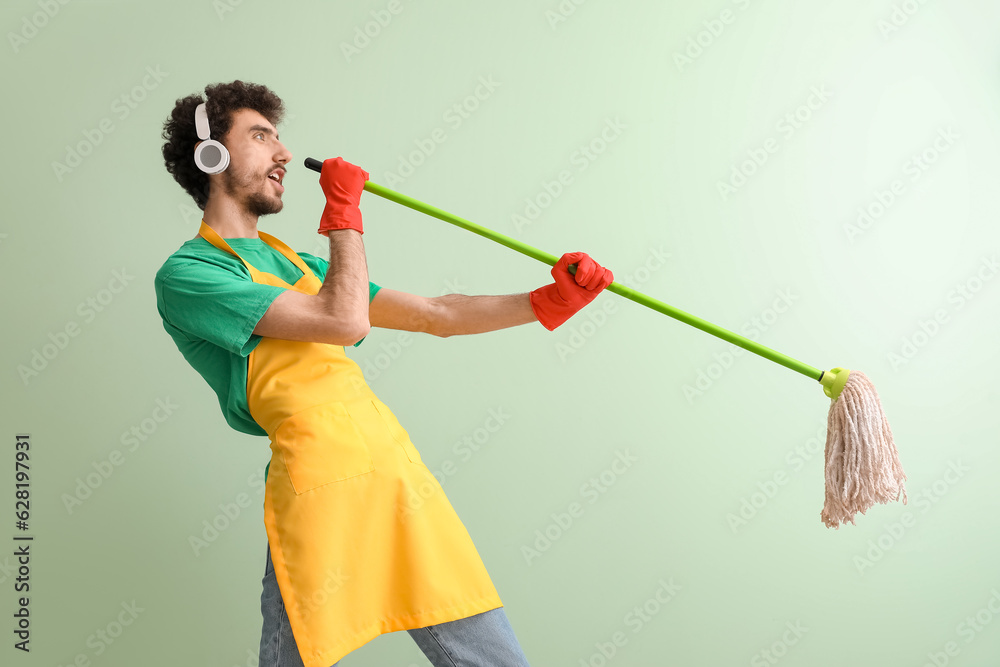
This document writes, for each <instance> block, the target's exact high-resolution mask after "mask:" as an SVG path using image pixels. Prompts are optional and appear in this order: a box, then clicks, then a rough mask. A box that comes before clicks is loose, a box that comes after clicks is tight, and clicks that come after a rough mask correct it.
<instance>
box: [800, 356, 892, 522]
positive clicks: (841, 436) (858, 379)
mask: <svg viewBox="0 0 1000 667" xmlns="http://www.w3.org/2000/svg"><path fill="white" fill-rule="evenodd" d="M905 479H906V474H905V473H904V472H903V467H902V465H900V463H899V453H898V452H897V451H896V443H895V442H894V441H893V437H892V429H891V428H890V427H889V420H888V419H886V416H885V412H884V411H883V410H882V403H881V401H880V400H879V397H878V392H877V391H875V386H874V385H873V384H872V383H871V381H870V380H869V379H868V378H867V377H866V376H865V374H864V373H861V372H860V371H856V370H852V371H851V372H850V375H848V377H847V383H846V384H845V385H844V389H843V391H842V392H841V394H840V396H839V397H838V398H837V399H836V400H834V401H833V402H832V404H831V406H830V415H829V417H828V419H827V434H826V503H825V505H824V506H823V511H822V513H821V514H820V516H821V518H822V519H823V522H824V523H825V524H826V525H827V526H828V527H831V528H839V527H840V524H841V523H847V522H848V521H850V522H851V523H852V524H853V523H854V515H855V514H856V513H858V512H860V513H861V514H864V513H865V510H867V509H868V508H870V507H872V506H873V505H874V504H875V503H883V504H884V503H888V502H890V501H893V500H898V499H899V496H900V494H902V496H903V503H904V504H905V503H906V487H905V486H904V485H903V481H904V480H905Z"/></svg>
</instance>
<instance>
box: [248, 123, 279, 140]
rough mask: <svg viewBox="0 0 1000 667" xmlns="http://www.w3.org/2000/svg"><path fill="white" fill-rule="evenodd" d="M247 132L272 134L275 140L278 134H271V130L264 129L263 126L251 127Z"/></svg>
mask: <svg viewBox="0 0 1000 667" xmlns="http://www.w3.org/2000/svg"><path fill="white" fill-rule="evenodd" d="M249 131H250V132H263V133H264V134H273V135H274V138H275V139H277V138H278V133H277V132H272V131H271V128H269V127H264V126H263V125H253V126H251V127H250V130H249Z"/></svg>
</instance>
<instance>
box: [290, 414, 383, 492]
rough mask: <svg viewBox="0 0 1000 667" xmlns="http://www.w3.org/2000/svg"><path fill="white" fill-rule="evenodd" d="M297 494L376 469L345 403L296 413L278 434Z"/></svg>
mask: <svg viewBox="0 0 1000 667" xmlns="http://www.w3.org/2000/svg"><path fill="white" fill-rule="evenodd" d="M274 443H275V446H276V447H277V448H278V449H279V451H280V452H281V456H282V459H283V460H284V462H285V468H287V469H288V477H289V479H290V480H291V482H292V487H293V488H294V489H295V493H296V494H300V493H305V492H306V491H310V490H312V489H315V488H316V487H319V486H323V485H324V484H330V483H332V482H339V481H341V480H344V479H347V478H349V477H356V476H357V475H363V474H365V473H368V472H371V471H373V470H375V464H374V463H373V462H372V457H371V454H370V453H369V452H368V446H367V445H366V444H365V440H364V438H363V437H362V436H361V431H359V430H358V427H357V425H356V424H355V423H354V420H353V419H351V416H350V414H348V412H347V408H345V407H344V405H343V404H342V403H326V404H324V405H318V406H316V407H313V408H309V409H308V410H303V411H302V412H299V413H296V414H294V415H292V416H291V417H289V418H287V419H285V421H283V422H281V425H280V426H279V427H278V430H277V431H275V432H274Z"/></svg>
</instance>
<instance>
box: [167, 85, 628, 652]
mask: <svg viewBox="0 0 1000 667" xmlns="http://www.w3.org/2000/svg"><path fill="white" fill-rule="evenodd" d="M206 96H207V100H203V99H202V97H201V96H200V95H191V96H188V97H186V98H183V99H180V100H177V103H176V105H175V107H174V109H173V112H172V113H171V117H170V119H168V120H167V121H166V123H165V124H164V130H163V138H164V139H165V140H166V143H165V144H164V145H163V156H164V161H165V163H166V167H167V170H168V171H169V172H170V173H171V174H173V176H174V178H175V180H177V181H178V183H180V184H181V185H182V186H183V187H184V188H185V190H187V192H188V193H189V194H191V196H192V197H193V198H194V200H195V202H196V203H197V204H198V206H199V208H201V209H203V210H204V217H203V220H202V223H201V226H200V229H199V233H198V235H196V236H195V237H194V238H193V239H191V240H188V241H186V242H185V243H184V244H183V245H181V247H180V248H179V249H178V250H177V251H176V252H174V253H173V254H172V255H171V256H170V257H169V258H168V259H167V260H166V262H164V264H163V266H162V267H161V268H160V270H159V271H158V272H157V274H156V280H155V287H156V297H157V308H158V310H159V312H160V316H161V317H162V319H163V326H164V328H165V329H166V331H167V332H168V333H169V334H170V335H171V337H172V338H173V339H174V342H175V343H176V344H177V347H178V349H179V350H180V351H181V353H182V354H183V356H184V357H185V359H186V360H187V361H188V362H189V363H190V364H191V365H192V366H193V367H194V368H195V370H197V371H198V372H199V373H200V374H201V375H202V376H203V377H204V378H205V380H206V381H207V382H208V383H209V385H211V387H212V388H213V389H214V390H215V392H216V394H217V395H218V398H219V405H220V407H221V408H222V412H223V414H224V415H225V417H226V420H227V422H228V423H229V424H230V425H231V426H232V427H233V428H235V429H237V430H239V431H243V432H245V433H250V434H253V435H267V436H269V437H270V440H271V450H272V455H271V460H270V462H269V463H268V465H267V468H266V469H265V493H264V523H265V528H266V530H267V539H268V548H267V557H266V563H265V570H264V579H263V587H264V590H263V593H262V595H261V612H262V614H263V617H264V622H263V629H262V636H261V644H260V664H261V665H262V666H269V667H277V666H281V667H290V666H292V665H304V667H328V666H329V665H333V664H335V663H337V661H339V660H340V658H342V657H343V656H345V655H347V654H348V653H349V652H350V651H352V650H354V649H355V648H357V647H359V646H362V645H363V644H365V643H367V642H368V641H370V640H371V639H373V638H374V637H377V636H378V635H380V634H383V633H387V632H394V631H398V630H407V631H408V632H409V633H410V634H411V636H412V637H413V638H414V640H415V641H416V643H417V644H418V645H419V646H420V648H421V650H423V652H424V653H425V654H426V655H427V657H428V659H429V660H430V661H431V662H432V663H433V664H435V665H458V664H462V665H472V664H475V665H504V666H507V665H526V664H527V660H526V659H525V657H524V654H523V652H522V651H521V648H520V646H519V645H518V642H517V639H516V638H515V636H514V633H513V631H512V629H511V627H510V624H509V623H508V621H507V618H506V615H505V614H504V611H503V604H502V602H501V600H500V597H499V595H498V594H497V591H496V589H495V588H494V586H493V583H492V581H491V580H490V577H489V575H488V574H487V572H486V569H485V567H484V565H483V563H482V560H481V559H480V557H479V554H478V552H477V551H476V548H475V546H474V545H473V543H472V540H471V538H470V537H469V534H468V532H467V531H466V530H465V527H464V526H463V525H462V522H461V521H460V520H459V518H458V516H457V515H456V514H455V511H454V510H453V509H452V507H451V505H450V503H449V502H448V499H447V497H446V496H445V494H444V491H443V490H442V489H441V487H440V484H438V482H437V480H436V478H435V477H434V475H433V474H431V472H430V471H429V470H428V469H427V467H426V466H425V465H424V464H423V462H422V461H421V458H420V453H419V452H418V451H417V449H416V447H414V445H413V443H412V442H411V441H410V439H409V436H408V435H407V433H406V431H405V430H404V429H403V427H402V426H401V425H400V424H399V422H398V421H397V420H396V418H395V417H394V416H393V414H392V412H391V411H390V410H389V408H388V407H387V406H386V405H385V404H384V403H382V402H381V401H379V400H378V398H377V397H376V396H375V394H374V393H372V391H371V389H370V388H369V387H368V385H367V383H366V382H365V380H364V376H363V375H362V373H361V370H360V368H359V367H358V366H357V364H355V363H354V362H353V361H351V360H350V359H348V358H347V356H346V355H345V351H344V346H347V345H358V344H360V342H361V340H362V339H363V338H364V337H365V336H366V335H367V334H368V332H369V329H370V327H385V328H390V329H402V330H406V331H421V332H426V333H430V334H433V335H436V336H452V335H456V334H473V333H481V332H486V331H495V330H497V329H503V328H506V327H512V326H516V325H520V324H526V323H528V322H535V321H539V322H541V323H542V325H543V326H545V327H546V328H547V329H549V330H552V329H554V328H555V327H557V326H559V325H560V324H562V323H563V322H565V321H566V320H567V319H568V318H569V317H571V316H572V315H573V314H574V313H575V312H577V311H578V310H579V309H580V308H582V307H583V306H584V305H586V304H587V303H589V302H590V301H592V300H593V299H594V298H595V297H596V296H597V295H598V293H600V291H601V290H603V289H604V288H605V287H606V286H607V285H608V284H610V282H611V280H612V275H611V272H610V271H608V270H607V269H604V268H603V267H601V266H600V265H598V264H597V263H596V262H594V261H593V260H592V259H591V258H590V257H588V256H587V255H586V254H584V253H570V254H566V255H563V257H562V258H561V259H560V261H559V263H558V264H557V265H556V266H555V267H554V268H553V270H552V275H553V277H554V278H555V282H554V283H552V284H550V285H546V286H544V287H541V288H539V289H537V290H535V291H533V292H531V293H527V294H513V295H502V296H464V295H459V294H449V295H446V296H441V297H437V298H425V297H420V296H415V295H412V294H407V293H405V292H399V291H395V290H391V289H388V288H380V287H379V286H377V285H375V284H374V283H371V282H369V280H368V270H367V264H366V260H365V251H364V244H363V242H362V234H363V231H364V230H363V225H362V217H361V211H360V209H359V206H358V204H359V200H360V197H361V193H362V189H363V187H364V183H365V181H366V180H367V179H368V173H367V172H365V171H364V170H362V169H360V168H359V167H357V166H355V165H352V164H350V163H348V162H345V161H344V160H343V159H341V158H336V159H330V160H326V161H325V162H324V163H323V169H322V172H321V174H320V177H319V181H320V185H321V187H322V190H323V192H324V194H325V195H326V200H327V204H326V207H325V209H324V211H323V214H322V216H321V219H320V227H319V233H320V234H323V235H325V236H327V237H328V238H329V243H330V260H329V261H328V262H327V261H325V260H323V259H320V258H318V257H314V256H312V255H309V254H306V253H295V252H294V251H292V250H291V249H290V248H288V247H287V246H286V245H285V244H283V243H282V242H281V241H279V240H278V239H276V238H274V237H273V236H270V235H268V234H265V233H263V232H259V231H258V229H257V224H258V220H259V218H260V216H263V215H269V214H273V213H278V212H279V211H281V209H282V201H281V197H282V193H283V192H284V190H285V188H284V185H283V180H284V177H285V174H286V169H287V165H288V163H289V161H290V160H291V159H292V154H291V153H290V152H289V151H288V149H287V148H285V146H284V145H283V144H282V143H281V141H280V139H279V137H278V131H277V129H276V126H277V125H278V124H279V123H280V121H281V118H282V116H283V113H284V107H283V104H282V102H281V100H280V99H279V98H278V97H277V96H276V95H275V94H274V93H273V92H271V91H270V90H269V89H268V88H266V87H265V86H260V85H255V84H248V83H244V82H241V81H234V82H232V83H229V84H216V85H213V86H209V87H208V88H207V89H206ZM217 142H218V143H217ZM196 156H197V157H196ZM571 264H576V267H577V268H576V272H575V274H572V273H570V271H569V266H570V265H571ZM418 490H419V493H418ZM428 490H429V491H428ZM415 497H418V498H420V499H421V502H420V503H413V502H412V499H413V498H415Z"/></svg>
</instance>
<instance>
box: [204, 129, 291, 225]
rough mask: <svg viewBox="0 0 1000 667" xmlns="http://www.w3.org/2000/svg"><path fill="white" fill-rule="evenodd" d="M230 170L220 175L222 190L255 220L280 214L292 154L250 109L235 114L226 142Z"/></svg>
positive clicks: (275, 132) (276, 133) (274, 131)
mask: <svg viewBox="0 0 1000 667" xmlns="http://www.w3.org/2000/svg"><path fill="white" fill-rule="evenodd" d="M222 143H223V144H225V146H226V148H227V149H228V150H229V156H230V158H229V159H230V161H229V167H228V168H227V169H226V170H225V171H224V172H222V173H221V174H219V176H220V177H221V178H220V181H221V183H220V184H221V186H222V189H223V190H224V191H225V192H226V194H228V195H229V196H230V197H232V198H233V199H235V200H236V201H237V202H238V203H240V204H241V205H242V206H243V207H244V208H245V209H246V211H247V212H248V213H250V214H251V215H255V216H262V215H268V214H271V213H277V212H279V211H280V210H281V208H282V206H284V203H283V202H282V201H281V193H282V192H284V191H285V188H284V186H283V185H282V184H281V181H282V180H283V179H284V178H285V165H287V164H288V161H289V160H291V159H292V154H291V153H290V152H289V151H288V149H287V148H285V145H284V144H282V143H281V142H280V141H279V140H278V131H277V130H276V129H275V127H274V125H272V124H271V122H270V121H268V120H267V119H266V118H264V116H262V115H260V114H259V113H258V112H256V111H252V110H251V109H240V110H238V111H236V112H234V113H233V124H232V126H231V127H230V128H229V132H228V133H227V134H226V136H225V137H224V138H223V142H222Z"/></svg>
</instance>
